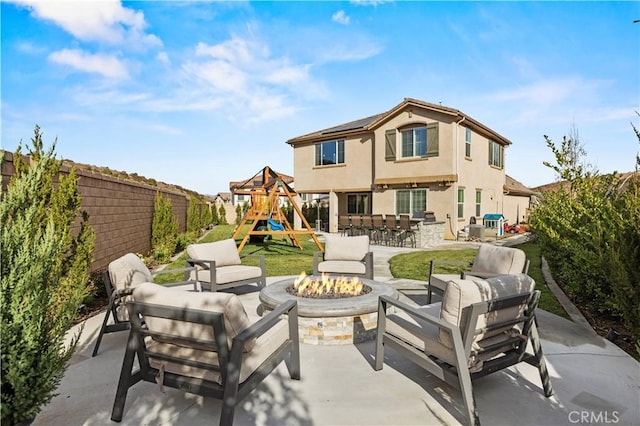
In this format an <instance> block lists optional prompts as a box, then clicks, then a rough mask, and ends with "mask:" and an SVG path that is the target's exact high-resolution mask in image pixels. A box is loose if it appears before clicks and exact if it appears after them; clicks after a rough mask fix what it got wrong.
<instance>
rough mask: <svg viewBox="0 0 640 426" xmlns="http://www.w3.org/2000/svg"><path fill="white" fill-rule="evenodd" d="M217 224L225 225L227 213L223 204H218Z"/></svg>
mask: <svg viewBox="0 0 640 426" xmlns="http://www.w3.org/2000/svg"><path fill="white" fill-rule="evenodd" d="M218 223H219V224H220V225H227V223H228V222H227V211H226V210H225V208H224V204H220V208H219V209H218Z"/></svg>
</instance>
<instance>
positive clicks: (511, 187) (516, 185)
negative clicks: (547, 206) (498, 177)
mask: <svg viewBox="0 0 640 426" xmlns="http://www.w3.org/2000/svg"><path fill="white" fill-rule="evenodd" d="M503 189H504V195H514V196H521V197H530V196H531V195H533V194H534V191H532V190H531V189H529V188H527V187H526V186H524V185H523V184H522V183H520V182H518V181H517V180H515V179H514V178H512V177H511V176H509V175H505V176H504V187H503Z"/></svg>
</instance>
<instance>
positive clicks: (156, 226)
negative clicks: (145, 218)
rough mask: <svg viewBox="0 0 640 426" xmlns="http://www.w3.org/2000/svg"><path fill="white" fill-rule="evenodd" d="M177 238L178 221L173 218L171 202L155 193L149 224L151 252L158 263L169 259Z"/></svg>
mask: <svg viewBox="0 0 640 426" xmlns="http://www.w3.org/2000/svg"><path fill="white" fill-rule="evenodd" d="M177 238H178V221H177V220H176V218H175V217H174V216H173V208H172V207H171V200H170V199H169V198H164V197H163V196H162V194H161V193H160V192H157V193H156V200H155V205H154V211H153V222H152V223H151V251H152V254H153V257H154V258H155V259H156V260H157V261H158V262H166V261H167V260H169V258H171V255H172V254H173V252H174V250H175V247H176V239H177Z"/></svg>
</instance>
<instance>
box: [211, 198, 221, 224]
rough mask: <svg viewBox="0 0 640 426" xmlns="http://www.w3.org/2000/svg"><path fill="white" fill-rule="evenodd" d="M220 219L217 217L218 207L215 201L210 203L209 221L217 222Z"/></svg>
mask: <svg viewBox="0 0 640 426" xmlns="http://www.w3.org/2000/svg"><path fill="white" fill-rule="evenodd" d="M219 222H220V219H219V218H218V208H217V207H216V205H215V203H214V204H212V205H211V223H215V224H218V223H219Z"/></svg>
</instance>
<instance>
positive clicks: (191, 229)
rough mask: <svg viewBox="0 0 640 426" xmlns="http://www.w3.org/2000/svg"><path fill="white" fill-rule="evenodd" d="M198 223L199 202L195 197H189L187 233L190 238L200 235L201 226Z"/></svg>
mask: <svg viewBox="0 0 640 426" xmlns="http://www.w3.org/2000/svg"><path fill="white" fill-rule="evenodd" d="M201 225H202V224H201V223H200V203H198V199H197V198H195V197H189V207H188V208H187V233H188V234H190V236H191V237H192V238H194V239H195V238H198V237H199V236H200V229H201V228H202V226H201Z"/></svg>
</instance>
